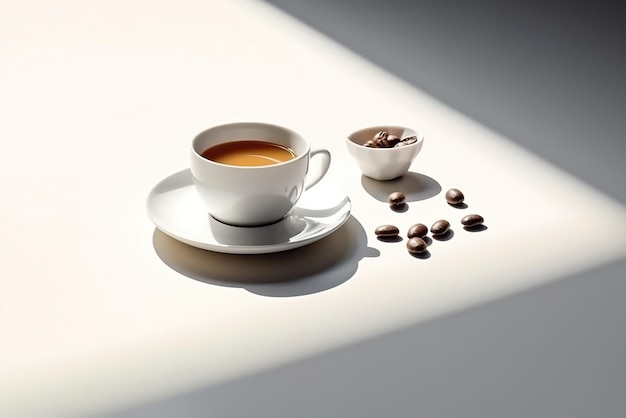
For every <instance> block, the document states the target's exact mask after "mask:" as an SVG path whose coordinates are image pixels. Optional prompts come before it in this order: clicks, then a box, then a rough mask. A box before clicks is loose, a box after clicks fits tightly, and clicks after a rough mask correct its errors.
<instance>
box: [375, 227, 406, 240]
mask: <svg viewBox="0 0 626 418" xmlns="http://www.w3.org/2000/svg"><path fill="white" fill-rule="evenodd" d="M374 233H375V234H376V236H377V237H395V236H397V235H398V234H399V233H400V230H399V229H398V227H397V226H395V225H381V226H379V227H378V228H376V230H375V231H374Z"/></svg>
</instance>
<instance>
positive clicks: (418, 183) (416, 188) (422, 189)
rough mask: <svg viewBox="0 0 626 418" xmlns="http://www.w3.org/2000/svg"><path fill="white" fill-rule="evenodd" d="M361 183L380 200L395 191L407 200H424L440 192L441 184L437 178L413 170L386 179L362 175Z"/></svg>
mask: <svg viewBox="0 0 626 418" xmlns="http://www.w3.org/2000/svg"><path fill="white" fill-rule="evenodd" d="M361 185H362V186H363V188H364V189H365V191H366V192H367V193H369V194H370V195H371V196H372V197H373V198H375V199H377V200H379V201H381V202H386V201H387V198H388V197H389V194H390V193H391V192H395V191H401V192H402V193H404V194H405V196H406V200H407V202H417V201H420V200H426V199H429V198H431V197H433V196H436V195H438V194H439V193H440V192H441V185H440V184H439V183H438V182H437V180H435V179H433V178H432V177H429V176H427V175H425V174H420V173H415V172H413V171H409V172H408V173H406V174H405V175H403V176H402V177H398V178H396V179H393V180H387V181H379V180H374V179H372V178H370V177H367V176H365V175H363V176H361Z"/></svg>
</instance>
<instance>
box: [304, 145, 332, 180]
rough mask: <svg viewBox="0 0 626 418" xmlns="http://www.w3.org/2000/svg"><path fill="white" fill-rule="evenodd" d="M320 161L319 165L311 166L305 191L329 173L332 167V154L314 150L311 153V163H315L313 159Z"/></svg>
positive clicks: (326, 151)
mask: <svg viewBox="0 0 626 418" xmlns="http://www.w3.org/2000/svg"><path fill="white" fill-rule="evenodd" d="M314 157H317V158H315V159H316V160H320V161H318V163H319V164H317V163H316V164H315V165H314V166H309V172H308V173H307V175H306V177H305V178H304V190H308V189H310V188H311V187H313V186H315V185H316V184H317V183H318V182H319V181H320V180H321V179H322V178H323V177H324V176H325V175H326V173H327V172H328V168H329V167H330V152H329V151H328V150H325V149H317V150H313V151H311V152H310V153H309V161H313V158H314Z"/></svg>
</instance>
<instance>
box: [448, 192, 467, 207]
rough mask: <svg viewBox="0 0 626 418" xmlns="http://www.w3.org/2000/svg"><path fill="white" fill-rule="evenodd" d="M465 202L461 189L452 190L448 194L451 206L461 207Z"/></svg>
mask: <svg viewBox="0 0 626 418" xmlns="http://www.w3.org/2000/svg"><path fill="white" fill-rule="evenodd" d="M464 200H465V196H463V192H461V191H460V190H459V189H450V190H448V191H447V192H446V201H447V202H448V203H449V204H451V205H460V204H461V203H463V201H464Z"/></svg>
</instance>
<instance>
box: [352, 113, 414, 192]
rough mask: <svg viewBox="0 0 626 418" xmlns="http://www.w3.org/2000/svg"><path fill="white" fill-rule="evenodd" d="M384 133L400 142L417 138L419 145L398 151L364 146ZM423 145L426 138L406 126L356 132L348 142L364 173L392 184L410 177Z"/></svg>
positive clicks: (379, 127)
mask: <svg viewBox="0 0 626 418" xmlns="http://www.w3.org/2000/svg"><path fill="white" fill-rule="evenodd" d="M380 131H386V132H387V133H388V134H389V135H395V136H397V137H399V138H400V139H404V138H407V137H409V136H416V137H417V142H415V143H413V144H410V145H405V146H402V147H398V148H370V147H366V146H364V144H365V143H366V142H367V141H369V140H371V139H372V138H373V137H374V135H376V134H377V133H378V132H380ZM423 144H424V134H422V133H421V132H417V131H415V130H414V129H411V128H407V127H404V126H390V125H386V126H372V127H369V128H364V129H360V130H358V131H355V132H353V133H351V134H350V135H349V136H348V137H347V138H346V146H347V147H348V152H349V153H350V155H352V157H354V159H355V160H356V162H357V164H358V166H359V168H360V169H361V172H362V173H363V174H364V175H366V176H367V177H371V178H373V179H375V180H392V179H395V178H397V177H400V176H402V175H404V174H406V172H407V171H409V167H410V166H411V163H412V162H413V160H414V159H415V157H416V156H417V154H418V153H419V152H420V150H421V149H422V145H423Z"/></svg>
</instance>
